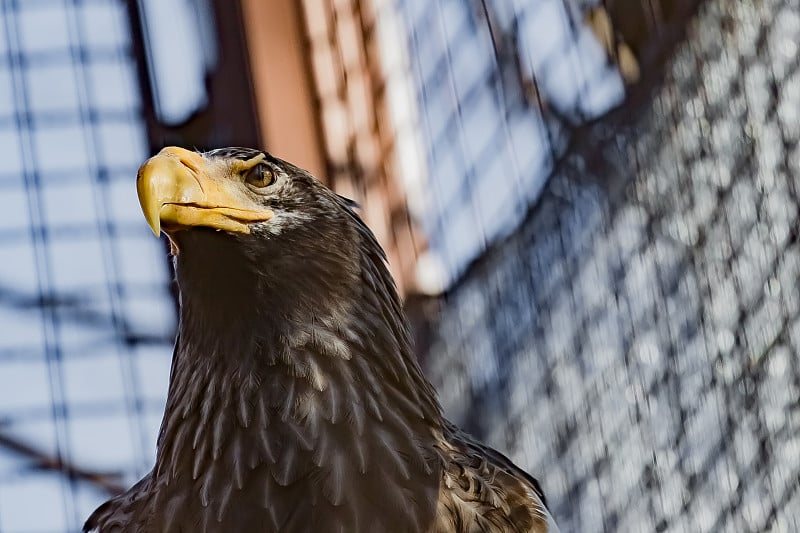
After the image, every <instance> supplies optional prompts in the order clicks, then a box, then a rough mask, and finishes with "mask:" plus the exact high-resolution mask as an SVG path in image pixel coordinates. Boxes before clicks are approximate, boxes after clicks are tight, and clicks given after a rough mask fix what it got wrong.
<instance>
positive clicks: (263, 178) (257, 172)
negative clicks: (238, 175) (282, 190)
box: [244, 163, 276, 189]
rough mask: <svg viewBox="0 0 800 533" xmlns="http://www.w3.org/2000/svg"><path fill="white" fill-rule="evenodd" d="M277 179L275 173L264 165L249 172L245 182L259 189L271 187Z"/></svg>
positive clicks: (245, 176) (246, 173) (257, 166)
mask: <svg viewBox="0 0 800 533" xmlns="http://www.w3.org/2000/svg"><path fill="white" fill-rule="evenodd" d="M275 179H276V178H275V173H274V172H273V171H272V170H271V169H270V168H269V167H268V166H267V165H265V164H263V163H262V164H260V165H256V166H254V167H253V168H251V169H249V170H247V171H246V172H245V175H244V181H245V182H246V183H247V184H249V185H252V186H253V187H256V188H258V189H263V188H264V187H269V186H270V185H272V184H273V183H275Z"/></svg>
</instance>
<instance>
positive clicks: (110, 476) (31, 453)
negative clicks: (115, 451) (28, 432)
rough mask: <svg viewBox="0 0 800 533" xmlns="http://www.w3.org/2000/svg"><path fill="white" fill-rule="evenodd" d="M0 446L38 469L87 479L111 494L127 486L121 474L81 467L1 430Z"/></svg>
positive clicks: (86, 480)
mask: <svg viewBox="0 0 800 533" xmlns="http://www.w3.org/2000/svg"><path fill="white" fill-rule="evenodd" d="M0 447H3V448H5V449H7V450H9V451H11V452H14V453H16V454H19V455H22V456H24V457H27V458H28V459H30V460H31V461H32V462H31V467H33V468H35V469H37V470H45V471H51V472H58V473H59V474H61V475H63V476H65V477H67V478H68V479H70V480H72V481H85V482H87V483H91V484H92V485H94V486H96V487H98V488H100V489H102V490H104V491H106V492H108V493H109V494H112V495H114V494H121V493H122V492H124V491H125V489H126V488H127V487H126V486H125V485H124V484H123V483H121V482H120V480H119V477H120V476H119V475H118V474H114V473H102V472H96V471H94V470H90V469H87V468H81V467H79V466H76V465H74V464H72V463H70V462H69V461H66V460H64V459H63V457H61V456H53V455H50V454H47V453H45V452H43V451H42V450H40V449H38V448H36V447H35V446H32V445H30V444H28V443H26V442H23V441H21V440H19V439H16V438H14V437H12V436H10V435H6V434H5V433H3V432H0Z"/></svg>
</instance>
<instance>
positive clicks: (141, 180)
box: [136, 146, 274, 236]
mask: <svg viewBox="0 0 800 533" xmlns="http://www.w3.org/2000/svg"><path fill="white" fill-rule="evenodd" d="M262 159H263V156H259V157H256V158H253V159H251V160H249V161H244V162H240V164H239V165H238V166H237V169H236V170H237V171H238V172H241V171H243V170H247V169H249V168H252V167H253V166H255V165H257V164H258V163H259V162H261V160H262ZM213 170H214V168H212V165H210V164H209V161H208V160H206V159H205V158H203V156H202V155H200V154H198V153H195V152H190V151H189V150H185V149H183V148H178V147H175V146H169V147H167V148H164V149H163V150H161V151H160V152H159V153H158V155H155V156H153V157H151V158H150V159H148V160H147V161H145V163H144V164H143V165H142V166H141V167H140V168H139V174H138V176H137V178H136V192H137V193H138V195H139V203H140V204H141V206H142V211H143V212H144V218H145V220H147V224H148V225H149V226H150V229H151V230H153V233H154V234H155V235H156V236H158V234H159V233H160V232H161V230H162V229H163V230H164V232H165V233H168V234H169V233H171V232H174V231H179V230H182V229H186V228H189V227H192V226H204V227H208V228H214V229H217V230H221V231H228V232H232V233H250V226H249V224H251V223H253V222H265V221H267V220H270V219H271V218H272V217H273V215H274V213H273V212H272V211H271V210H269V209H267V208H265V207H263V206H260V205H259V204H258V203H256V202H254V201H253V200H252V199H251V198H250V197H248V195H247V194H246V192H245V189H244V187H242V183H241V182H240V181H237V180H235V179H232V178H231V177H230V175H229V174H227V173H225V172H217V173H215V172H214V171H213Z"/></svg>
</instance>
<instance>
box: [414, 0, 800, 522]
mask: <svg viewBox="0 0 800 533" xmlns="http://www.w3.org/2000/svg"><path fill="white" fill-rule="evenodd" d="M435 4H444V2H439V3H435ZM544 4H546V2H542V3H541V4H540V5H544ZM649 4H656V3H655V2H649ZM662 4H667V3H662ZM798 7H800V6H798V3H797V2H796V1H793V0H772V1H766V2H749V1H741V2H729V1H724V0H713V1H708V2H705V3H703V4H702V7H701V8H700V11H699V14H698V15H697V16H696V18H695V19H693V21H692V23H691V24H690V25H689V27H688V36H687V38H686V39H685V40H684V41H683V42H682V44H680V46H679V47H678V48H677V51H676V52H675V54H674V55H673V57H672V59H671V60H670V62H669V63H668V64H667V66H666V68H665V72H664V75H663V78H662V79H661V80H660V81H658V82H657V83H656V84H655V85H654V86H651V87H650V90H649V92H647V93H645V94H646V97H645V98H644V99H642V101H641V102H640V104H636V105H634V104H631V105H626V106H623V108H622V109H621V110H620V111H618V112H616V113H613V114H612V115H611V116H610V117H608V118H606V119H603V120H600V121H596V122H594V123H592V124H590V125H589V126H587V127H585V128H583V129H582V130H581V131H579V132H578V133H579V136H578V134H575V136H573V143H572V145H571V147H570V148H569V149H568V150H567V151H566V155H565V156H564V157H563V158H561V159H560V160H558V162H557V163H556V164H555V165H554V172H553V173H552V175H551V176H550V177H549V180H548V182H547V185H546V186H545V188H544V191H543V193H542V195H541V197H540V198H539V199H538V200H537V201H536V202H535V204H534V206H533V208H532V209H531V210H530V211H529V213H528V214H527V216H526V218H525V219H524V222H523V223H522V225H521V226H520V227H519V228H518V229H517V230H516V231H514V232H513V234H512V235H511V236H510V237H509V238H507V239H505V240H503V241H501V242H499V243H498V244H497V245H496V246H494V247H492V249H491V250H490V251H489V252H488V253H487V254H485V255H483V256H482V257H481V259H480V260H479V261H478V262H477V263H476V264H474V265H473V266H472V267H471V268H469V269H468V270H467V272H466V274H465V275H464V276H463V277H462V278H461V280H460V281H459V282H458V283H457V284H456V285H455V286H454V287H453V288H452V289H451V290H450V291H449V293H448V295H447V297H446V298H445V299H444V301H443V303H442V306H441V316H440V317H439V319H438V322H437V325H436V327H435V328H434V338H433V340H432V346H431V348H430V350H429V351H428V354H427V356H426V357H425V361H426V362H427V365H428V371H429V375H430V376H431V377H432V378H433V379H434V381H435V383H436V385H437V387H438V389H439V390H440V391H441V392H442V395H443V402H444V405H445V407H446V410H447V411H448V412H449V413H450V414H451V415H452V416H453V417H454V418H455V419H456V420H457V421H459V422H461V423H463V424H464V425H465V426H466V427H467V428H469V429H470V430H471V431H472V432H473V433H475V434H477V435H478V436H479V437H481V438H484V439H486V440H487V441H488V442H490V443H491V444H493V445H495V446H497V447H498V448H499V449H502V450H507V451H509V452H510V453H511V454H512V456H513V457H514V458H515V459H516V460H518V461H519V462H520V463H521V464H523V465H525V466H526V467H528V469H529V470H530V471H531V472H532V473H533V474H534V475H536V476H538V477H539V479H540V480H541V481H542V485H543V487H544V489H545V491H546V493H547V494H548V497H549V501H550V502H551V505H552V506H553V508H554V510H555V514H556V518H557V520H558V521H559V522H560V524H561V527H562V529H563V530H564V531H583V532H592V531H796V530H798V529H800V491H798V487H799V486H800V404H799V403H798V397H800V394H799V393H800V389H798V387H800V364H798V358H797V353H798V348H800V346H798V343H799V342H800V299H798V294H799V293H798V274H800V243H798V232H797V228H798V207H797V205H798V195H797V187H798V181H797V179H798V175H800V174H799V173H798V171H800V145H798V140H800V126H798V124H800V121H798V117H800V69H799V68H798V66H800V55H798V50H797V43H798V42H800V15H799V13H800V10H798ZM464 33H465V34H468V33H469V32H464ZM452 46H453V47H455V46H457V45H455V44H454V45H452ZM467 112H469V111H467ZM434 142H435V141H434ZM473 154H474V152H473ZM480 160H481V159H480V158H479V161H480ZM434 177H435V178H438V177H439V176H438V175H436V176H434ZM479 198H480V201H479V202H476V204H475V205H476V207H477V208H480V207H481V206H482V205H483V200H484V199H485V196H480V197H479ZM445 222H446V223H447V219H446V220H445ZM445 238H448V236H447V235H445Z"/></svg>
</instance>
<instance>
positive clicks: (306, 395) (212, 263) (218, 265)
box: [154, 230, 442, 530]
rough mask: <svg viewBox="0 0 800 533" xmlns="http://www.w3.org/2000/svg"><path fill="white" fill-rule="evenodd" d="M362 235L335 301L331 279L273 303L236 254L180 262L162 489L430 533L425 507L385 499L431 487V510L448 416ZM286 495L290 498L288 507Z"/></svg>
mask: <svg viewBox="0 0 800 533" xmlns="http://www.w3.org/2000/svg"><path fill="white" fill-rule="evenodd" d="M360 238H361V239H362V241H361V244H362V245H361V246H360V248H359V254H358V255H359V257H358V260H357V263H358V268H357V269H353V272H354V273H355V275H354V276H353V279H351V280H349V281H348V280H346V279H345V283H343V284H342V285H344V290H342V287H339V289H338V294H336V296H335V297H334V298H330V297H328V298H325V297H320V295H321V294H325V293H322V292H320V291H323V290H325V289H326V288H329V286H328V284H327V283H325V282H324V280H323V281H314V280H311V281H308V280H306V283H305V284H303V285H298V286H297V290H299V291H300V290H302V291H307V292H306V293H304V294H300V293H297V294H286V293H278V292H277V289H276V285H275V284H270V283H269V282H266V283H265V281H264V279H265V277H264V276H262V275H260V272H259V269H258V268H255V266H254V263H253V262H252V260H251V259H250V258H249V257H248V256H247V254H244V255H243V254H242V252H241V250H237V249H236V247H235V246H233V245H232V246H231V249H230V250H225V253H223V254H219V253H217V254H215V255H214V256H213V257H211V256H208V257H203V258H202V259H203V262H202V263H196V261H197V260H198V258H197V257H185V258H182V257H180V256H179V258H178V262H177V267H178V277H179V279H180V280H182V282H183V285H182V286H181V298H182V310H181V320H180V338H179V341H178V343H177V345H176V351H175V355H174V359H173V368H172V375H171V377H170V390H169V397H168V401H167V408H166V412H165V416H164V422H163V425H162V430H161V435H160V437H159V445H158V458H157V463H156V468H155V469H154V476H155V477H156V483H158V482H159V480H161V482H163V483H164V484H169V483H170V481H171V480H173V479H175V478H179V477H186V478H191V479H192V480H193V482H194V484H195V486H196V488H197V491H198V497H199V498H200V499H201V502H205V503H204V504H208V503H209V502H211V501H212V500H214V499H215V496H214V495H217V494H220V493H225V491H226V486H229V484H230V480H231V477H233V480H234V485H235V486H236V487H237V489H238V490H244V491H248V490H250V489H248V487H251V488H252V490H256V491H257V492H259V493H261V495H260V496H258V498H259V499H265V501H270V502H271V503H272V504H274V507H273V509H274V512H273V515H274V516H273V521H274V525H275V526H276V527H277V528H280V527H282V526H286V524H287V523H288V522H287V521H288V520H290V518H291V516H293V513H296V512H297V511H296V502H297V498H298V497H302V498H304V500H303V501H308V502H309V504H310V505H312V506H313V507H314V508H316V509H319V507H317V506H322V508H324V506H325V505H329V506H333V508H336V509H339V511H337V513H336V517H337V518H336V519H337V520H340V521H341V525H342V527H345V529H347V526H348V525H349V526H352V525H353V524H356V523H363V521H364V520H365V519H367V520H373V521H375V520H383V519H381V518H379V517H380V516H382V515H385V516H387V517H389V518H386V520H389V519H391V520H393V521H395V522H396V523H400V524H402V523H403V520H406V521H407V523H408V525H409V527H410V528H411V529H419V527H418V526H422V525H423V522H424V521H425V520H427V518H426V517H427V515H429V514H430V513H432V512H433V510H432V508H430V509H429V508H428V507H430V505H429V504H426V503H423V502H422V501H418V503H417V504H414V505H411V506H409V507H408V508H406V509H405V510H398V509H396V506H397V504H396V503H394V504H390V503H387V502H401V501H407V499H408V497H409V495H412V494H416V495H419V494H420V492H423V491H431V499H429V500H428V501H431V502H433V501H435V499H436V498H435V491H436V490H438V479H439V476H438V468H439V467H438V461H437V457H436V452H435V449H434V448H435V447H434V444H435V440H436V435H439V434H440V433H441V427H442V418H441V413H440V407H439V405H438V403H437V400H436V398H435V395H434V392H433V389H432V387H431V386H430V384H429V383H428V382H427V380H426V379H425V378H424V377H423V375H422V372H421V370H420V368H419V365H418V364H417V362H416V359H415V357H414V355H413V353H412V350H411V347H410V341H409V332H408V326H407V323H406V320H405V318H404V316H403V313H402V309H401V305H400V301H399V298H398V296H397V294H396V291H395V288H394V284H393V282H392V280H391V277H390V275H389V273H388V271H387V269H386V267H385V264H384V259H383V254H382V251H381V250H380V248H379V247H378V245H377V243H375V241H374V238H373V237H372V235H371V234H370V233H368V230H367V231H366V233H365V232H364V231H361V233H360ZM231 244H233V243H231ZM182 253H184V252H182ZM237 254H238V255H237ZM194 264H200V265H202V268H199V269H197V271H194V270H192V268H193V267H192V266H190V265H194ZM182 267H183V270H182ZM345 278H346V276H345ZM266 279H269V278H268V277H267V278H266ZM309 284H310V285H309ZM309 286H310V290H309ZM284 287H285V285H284ZM289 290H292V289H289ZM309 294H311V295H314V298H313V302H312V301H310V300H308V297H307V296H308V295H309ZM289 302H295V303H296V304H297V305H296V306H294V307H293V306H292V304H291V303H289ZM312 304H313V305H312ZM265 479H267V480H269V482H265V481H264V480H265ZM253 487H255V488H253ZM290 493H291V497H290V496H289V495H290ZM282 496H285V497H286V500H287V502H288V501H293V502H295V503H294V504H290V503H287V504H286V505H287V507H286V509H285V510H284V511H281V508H280V501H282V500H281V497H282ZM398 498H399V499H398ZM417 499H418V498H417ZM364 502H373V503H374V505H373V506H369V505H366V506H365V505H364ZM216 504H217V505H219V510H218V512H219V513H220V516H224V515H225V514H226V513H229V512H230V513H232V512H233V510H232V509H229V507H230V505H229V504H228V503H227V500H226V501H222V502H220V501H216ZM292 505H294V507H292ZM415 505H416V507H415ZM387 506H389V507H390V508H386V507H387ZM365 513H366V515H368V516H367V517H366V518H365V516H364V514H365ZM387 513H388V514H387ZM326 519H327V520H331V519H332V518H331V517H327V518H326ZM375 523H376V524H377V525H376V527H377V526H379V525H380V524H379V523H378V522H375ZM379 529H380V528H379ZM379 529H376V530H379ZM390 529H391V528H390ZM401 529H404V528H402V527H401Z"/></svg>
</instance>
